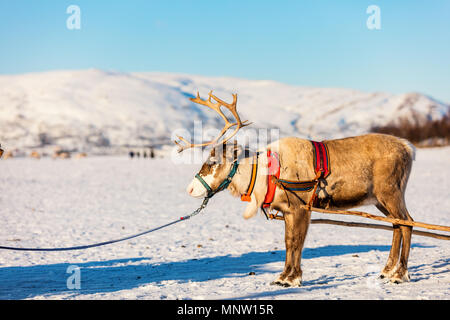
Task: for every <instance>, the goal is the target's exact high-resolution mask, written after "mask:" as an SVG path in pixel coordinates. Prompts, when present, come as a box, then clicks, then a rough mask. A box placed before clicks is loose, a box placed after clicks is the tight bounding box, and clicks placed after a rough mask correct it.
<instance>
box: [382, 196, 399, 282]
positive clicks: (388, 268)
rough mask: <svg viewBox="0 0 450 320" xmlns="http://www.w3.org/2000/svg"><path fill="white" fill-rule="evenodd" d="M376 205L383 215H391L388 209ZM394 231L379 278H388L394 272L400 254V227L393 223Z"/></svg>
mask: <svg viewBox="0 0 450 320" xmlns="http://www.w3.org/2000/svg"><path fill="white" fill-rule="evenodd" d="M376 207H377V208H378V210H380V211H381V212H382V213H383V214H384V215H386V216H391V214H390V213H389V211H387V210H386V208H384V207H383V206H382V205H381V204H377V205H376ZM393 227H394V231H393V234H392V244H391V251H390V252H389V258H388V260H387V262H386V265H385V267H384V268H383V270H382V271H381V275H380V278H382V279H384V278H390V277H391V276H392V275H393V273H394V272H395V267H396V266H397V262H398V258H399V255H400V243H401V241H402V233H401V231H400V227H399V226H397V225H394V226H393Z"/></svg>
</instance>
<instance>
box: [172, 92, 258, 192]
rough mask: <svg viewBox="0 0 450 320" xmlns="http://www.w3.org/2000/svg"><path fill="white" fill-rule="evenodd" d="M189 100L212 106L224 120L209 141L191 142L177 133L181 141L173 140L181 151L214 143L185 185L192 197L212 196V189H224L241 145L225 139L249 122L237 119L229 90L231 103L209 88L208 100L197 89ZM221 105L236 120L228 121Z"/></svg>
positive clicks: (234, 102) (234, 101)
mask: <svg viewBox="0 0 450 320" xmlns="http://www.w3.org/2000/svg"><path fill="white" fill-rule="evenodd" d="M211 99H214V100H215V101H216V102H215V103H213V102H212V100H211ZM190 100H191V101H193V102H195V103H198V104H201V105H204V106H207V107H209V108H211V109H213V110H214V111H216V112H217V113H218V114H219V115H220V116H221V117H222V119H224V121H225V126H224V127H223V129H222V131H221V132H220V133H219V135H218V136H217V137H216V138H215V139H214V140H212V141H209V142H204V143H200V144H193V143H191V142H188V141H187V140H186V139H184V138H183V137H180V136H178V138H179V139H180V140H181V141H182V142H183V143H184V144H181V142H178V141H175V143H176V144H177V145H178V146H179V149H178V152H182V151H183V150H186V149H189V148H194V147H204V146H207V145H213V146H214V147H213V149H212V150H211V152H210V154H209V156H208V159H207V160H206V162H205V163H204V164H203V165H202V168H201V169H200V171H199V172H198V173H197V174H196V176H195V178H194V179H193V180H192V182H191V183H190V184H189V186H188V187H187V189H186V191H187V192H188V193H189V194H190V195H191V196H193V197H205V196H212V195H213V194H215V193H216V192H219V191H221V190H223V189H225V188H226V187H227V186H228V185H229V183H230V182H231V179H232V177H233V176H234V174H235V172H236V169H237V164H238V159H239V156H240V154H241V153H242V148H241V147H240V146H238V145H237V143H236V141H235V142H234V144H233V145H229V144H227V141H228V140H230V139H231V138H232V137H233V136H234V135H236V133H237V132H238V131H239V129H241V128H243V127H245V126H248V125H249V124H250V123H247V121H241V119H240V117H239V114H238V113H237V110H236V103H237V94H233V102H232V103H226V102H224V101H222V100H221V99H219V98H217V97H216V96H214V95H213V94H212V91H210V92H209V98H208V100H202V99H200V95H199V94H198V93H197V97H196V98H191V99H190ZM222 106H223V107H225V108H227V109H228V110H229V111H230V112H231V113H232V115H233V116H234V118H235V119H236V122H230V121H228V118H227V117H226V116H225V115H224V113H223V112H222V110H221V107H222ZM233 126H236V128H235V129H234V131H233V132H232V133H231V134H230V135H229V136H228V137H226V138H224V139H223V140H222V141H221V142H220V143H219V140H220V138H222V137H223V136H224V135H225V133H226V132H227V131H228V130H229V129H230V128H231V127H233Z"/></svg>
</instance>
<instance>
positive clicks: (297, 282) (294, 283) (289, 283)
mask: <svg viewBox="0 0 450 320" xmlns="http://www.w3.org/2000/svg"><path fill="white" fill-rule="evenodd" d="M270 285H272V286H273V285H277V286H281V287H285V288H289V287H301V286H302V281H301V279H300V278H296V279H293V280H275V281H272V282H271V283H270Z"/></svg>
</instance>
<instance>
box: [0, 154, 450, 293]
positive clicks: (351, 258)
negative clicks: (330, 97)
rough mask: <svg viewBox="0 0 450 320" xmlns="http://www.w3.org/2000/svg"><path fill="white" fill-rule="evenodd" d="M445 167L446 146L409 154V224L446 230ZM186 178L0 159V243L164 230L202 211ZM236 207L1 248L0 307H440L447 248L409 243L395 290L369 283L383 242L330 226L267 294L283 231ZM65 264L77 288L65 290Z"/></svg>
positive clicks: (87, 162)
mask: <svg viewBox="0 0 450 320" xmlns="http://www.w3.org/2000/svg"><path fill="white" fill-rule="evenodd" d="M449 160H450V148H448V147H447V148H441V149H419V150H418V153H417V159H416V161H415V162H414V165H413V171H412V175H411V179H410V182H409V185H408V188H407V194H406V201H407V205H408V208H409V211H410V213H411V215H412V217H413V218H414V219H415V220H416V221H423V222H428V223H434V224H442V225H450V209H449V208H450V179H449V174H450V169H449ZM196 170H198V165H195V166H194V165H180V164H178V165H175V164H173V163H172V162H170V161H169V160H168V159H164V160H163V159H155V160H149V159H134V160H130V159H128V158H125V157H123V158H121V157H96V158H86V159H80V160H75V159H71V160H52V159H49V158H44V159H41V160H34V159H26V158H21V159H8V160H4V161H0V217H1V220H0V221H1V228H0V245H6V246H23V247H59V246H71V245H79V244H89V243H93V242H98V241H105V240H110V239H115V238H119V237H122V236H125V235H130V234H133V233H137V232H139V231H143V230H146V229H149V228H152V227H155V226H158V225H161V224H164V223H166V222H169V221H172V220H174V219H177V218H178V217H179V216H181V215H185V214H187V213H190V212H191V211H192V210H194V209H195V208H197V207H198V206H199V204H200V201H199V200H196V199H192V198H190V197H189V196H188V195H187V194H186V192H185V187H186V185H187V184H188V182H189V181H190V180H191V178H192V177H193V175H194V173H195V172H196ZM244 206H245V204H244V203H242V202H240V201H239V200H238V199H232V198H231V196H230V195H228V194H226V193H225V192H223V193H221V194H218V195H217V196H216V197H214V198H213V199H212V200H211V201H210V204H209V206H208V207H207V208H206V210H205V211H204V213H202V214H201V215H199V216H196V217H195V218H193V219H191V220H188V221H186V222H181V223H178V224H175V225H173V226H170V227H168V228H166V229H163V230H159V231H156V232H155V233H152V234H149V235H146V236H143V237H140V238H137V239H133V240H130V241H126V242H122V243H118V244H113V245H108V246H104V247H99V248H92V249H88V250H84V251H71V252H48V253H40V252H20V251H5V250H1V251H0V299H450V243H449V242H448V241H443V240H435V239H431V238H424V237H419V236H413V241H412V243H413V244H412V251H411V255H410V260H409V272H410V275H411V282H409V283H404V284H400V285H394V284H390V283H386V281H384V280H381V279H379V278H378V275H379V272H380V271H381V269H382V268H383V266H384V263H385V262H386V259H387V256H388V253H389V249H390V244H391V232H388V231H384V230H372V229H359V228H347V227H340V226H330V225H311V227H310V229H309V234H308V237H307V240H306V245H305V249H304V251H303V259H302V267H303V286H302V287H300V288H281V287H278V286H271V285H270V284H269V283H270V282H271V281H272V280H274V279H275V277H276V276H277V275H278V274H279V273H280V272H281V271H282V269H283V265H284V256H285V250H284V240H283V239H284V226H283V223H282V222H279V221H266V219H265V218H264V217H263V216H262V215H260V216H257V217H256V218H253V219H251V220H248V221H245V220H244V219H243V218H242V212H243V208H244ZM362 210H363V211H364V210H365V211H369V212H372V213H376V214H379V213H378V212H377V210H376V209H375V208H370V207H364V208H363V209H362ZM314 217H316V218H317V217H324V215H321V214H317V213H314V214H313V218H314ZM326 217H329V216H326ZM331 218H332V219H335V218H339V217H336V216H333V217H331ZM341 219H342V220H353V221H363V220H362V219H358V218H356V217H342V218H341ZM364 222H367V221H366V220H364ZM71 266H77V267H78V268H79V275H80V280H81V281H80V289H76V288H74V289H69V288H68V285H67V282H68V279H69V284H72V283H75V284H76V282H72V280H73V279H74V276H76V275H77V274H78V273H77V272H76V271H75V272H74V273H71V272H70V270H71ZM68 271H69V273H68ZM251 272H254V275H250V274H249V273H251ZM69 287H70V285H69Z"/></svg>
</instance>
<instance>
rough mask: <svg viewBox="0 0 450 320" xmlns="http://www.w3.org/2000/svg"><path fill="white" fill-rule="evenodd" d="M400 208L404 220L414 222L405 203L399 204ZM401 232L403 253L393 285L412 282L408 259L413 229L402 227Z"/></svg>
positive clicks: (393, 277)
mask: <svg viewBox="0 0 450 320" xmlns="http://www.w3.org/2000/svg"><path fill="white" fill-rule="evenodd" d="M399 207H400V210H401V212H402V213H403V219H405V220H408V221H413V219H412V218H411V216H410V215H409V213H408V210H406V206H405V203H404V201H402V202H401V203H399ZM400 230H401V232H402V238H403V239H402V240H403V241H402V253H401V255H400V260H399V263H398V267H397V269H396V270H395V273H394V274H393V275H392V277H391V282H393V283H402V282H407V281H409V280H410V278H409V273H408V258H409V251H410V248H411V234H412V227H409V226H401V227H400Z"/></svg>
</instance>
